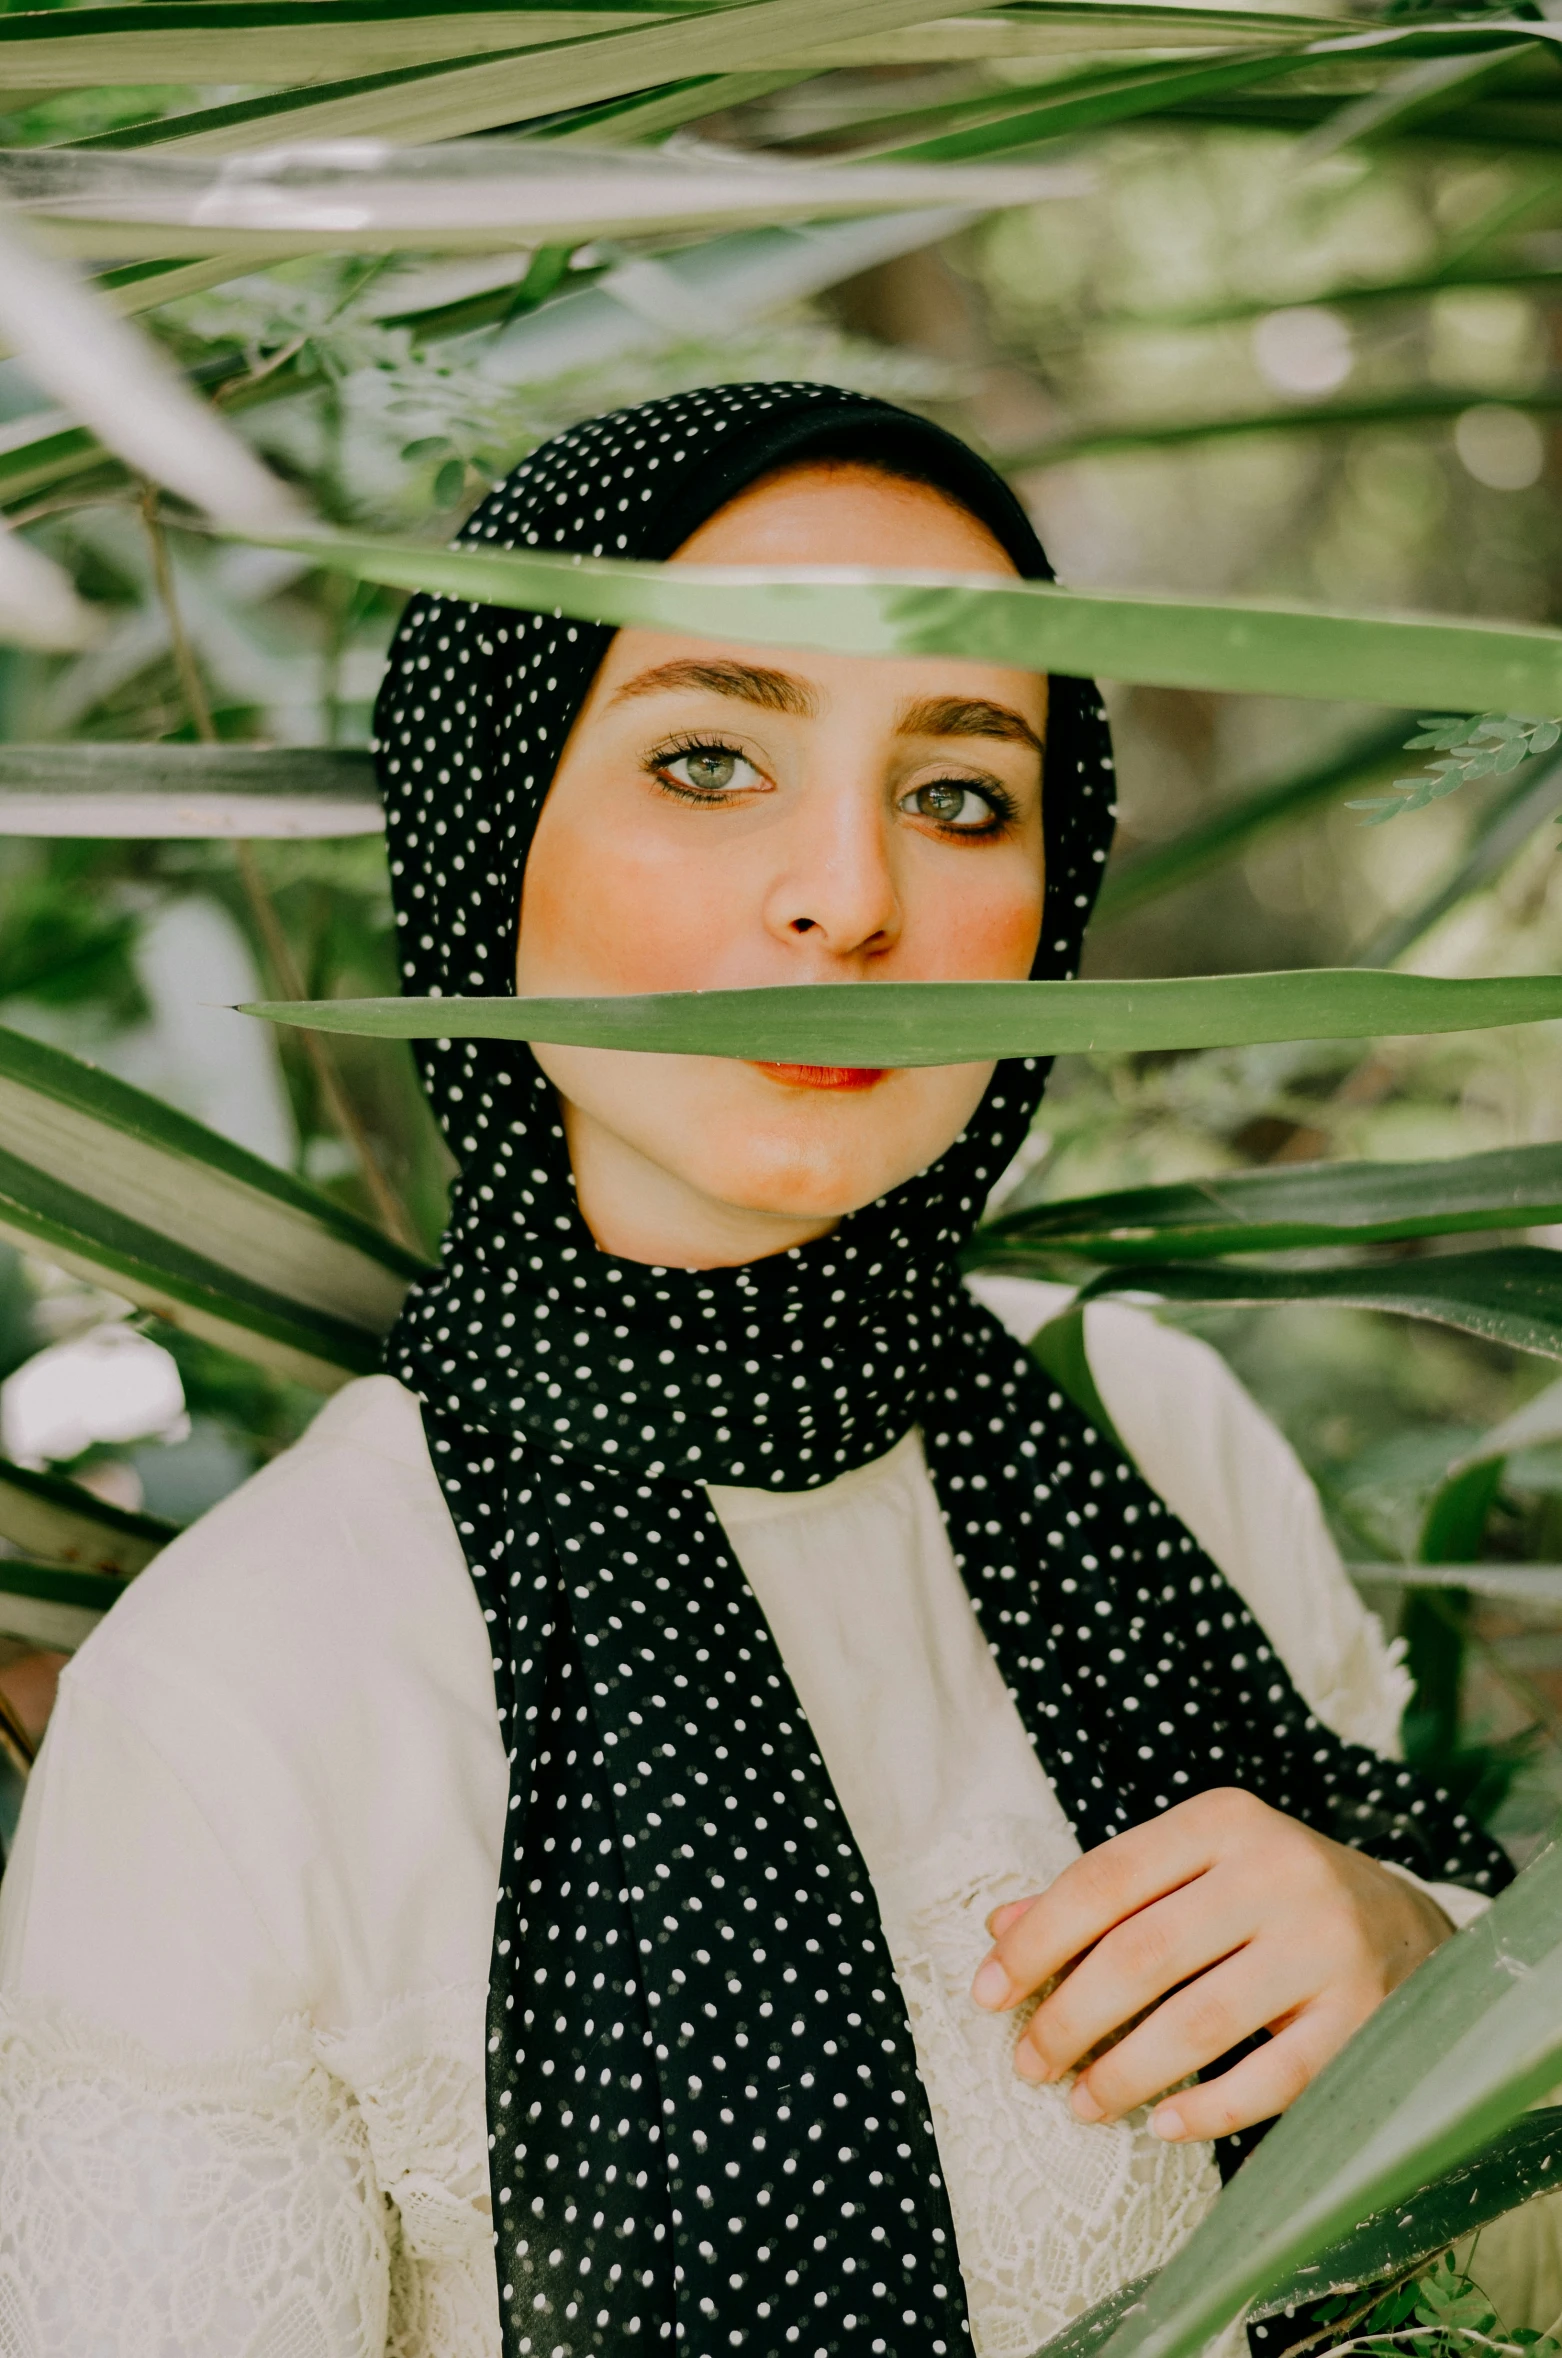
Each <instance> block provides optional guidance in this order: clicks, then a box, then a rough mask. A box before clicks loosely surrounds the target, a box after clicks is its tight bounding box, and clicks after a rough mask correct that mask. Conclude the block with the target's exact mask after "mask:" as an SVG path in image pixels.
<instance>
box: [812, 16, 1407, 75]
mask: <svg viewBox="0 0 1562 2358" xmlns="http://www.w3.org/2000/svg"><path fill="white" fill-rule="evenodd" d="M1356 22H1357V23H1358V24H1360V25H1361V28H1362V29H1363V30H1365V29H1367V28H1366V25H1365V21H1364V20H1361V19H1357V20H1356ZM1344 29H1345V26H1344V24H1342V21H1341V20H1340V19H1338V18H1332V19H1331V18H1329V17H1323V16H1307V15H1299V14H1295V13H1289V14H1287V13H1282V12H1281V11H1279V10H1276V11H1275V12H1274V13H1273V14H1271V13H1270V12H1268V11H1267V10H1266V11H1264V12H1263V13H1260V12H1258V11H1257V10H1248V9H1236V8H1232V9H1224V8H1219V9H1216V8H1197V7H1195V8H1163V7H1155V6H1151V5H1140V4H1139V0H1133V4H1132V5H1129V6H1126V7H1118V6H1113V5H1112V0H1094V4H1093V5H1090V6H1086V7H1084V8H1078V7H1073V6H1070V5H1067V4H1066V0H1013V4H1012V5H1010V6H1009V7H1006V8H997V9H991V10H987V11H984V12H983V13H982V14H980V15H975V16H958V17H938V18H935V19H934V20H933V21H932V22H930V23H928V24H924V25H914V26H911V27H908V28H907V30H906V31H904V32H899V33H881V34H877V35H875V36H873V37H872V38H870V39H858V40H851V41H832V42H830V43H828V44H827V45H826V46H825V47H823V48H822V49H820V50H817V51H815V52H813V53H812V54H811V55H810V56H809V58H808V59H807V61H806V62H807V63H808V64H809V65H810V66H812V67H813V69H814V70H815V71H822V70H823V69H824V68H826V67H838V66H864V65H874V66H883V65H944V64H958V63H962V62H965V61H967V60H969V61H971V62H975V61H976V60H978V59H987V58H997V57H1066V58H1075V57H1079V56H1091V57H1098V56H1103V55H1105V56H1111V55H1113V54H1116V53H1120V52H1122V51H1124V50H1177V49H1229V48H1232V47H1233V46H1235V47H1240V48H1243V49H1247V48H1255V49H1265V48H1287V47H1289V46H1291V45H1292V44H1293V43H1295V42H1298V41H1309V40H1323V39H1327V38H1329V37H1331V36H1335V35H1338V34H1339V33H1340V32H1341V31H1342V30H1344ZM802 62H804V61H803V60H802V59H800V58H792V59H788V60H787V63H789V64H798V63H802Z"/></svg>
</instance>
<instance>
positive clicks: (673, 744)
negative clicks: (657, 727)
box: [645, 735, 759, 810]
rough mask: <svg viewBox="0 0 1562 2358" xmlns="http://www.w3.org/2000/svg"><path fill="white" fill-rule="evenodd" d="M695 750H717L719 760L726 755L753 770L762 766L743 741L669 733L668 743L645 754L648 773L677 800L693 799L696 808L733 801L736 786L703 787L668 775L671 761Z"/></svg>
mask: <svg viewBox="0 0 1562 2358" xmlns="http://www.w3.org/2000/svg"><path fill="white" fill-rule="evenodd" d="M695 753H708V754H714V755H715V756H716V757H717V759H718V760H720V759H722V758H725V759H727V760H729V761H742V762H747V763H748V766H749V768H750V769H753V770H757V769H758V767H759V764H758V763H757V762H756V761H754V760H752V759H751V758H750V756H749V755H748V754H746V753H745V752H744V750H743V748H742V746H741V745H733V744H731V743H729V742H728V740H727V739H726V738H725V737H701V736H697V735H690V736H686V737H685V736H681V737H669V738H668V739H667V741H666V742H665V744H662V745H658V746H657V747H656V748H655V749H654V751H653V752H651V753H649V754H648V755H647V756H646V763H645V767H646V775H647V776H648V777H651V778H654V779H655V781H656V783H657V785H658V786H659V787H660V788H661V790H662V792H663V793H664V794H670V795H671V796H672V798H673V800H674V801H675V802H686V803H692V804H693V805H694V807H695V809H697V810H709V809H710V808H711V807H712V805H713V804H715V803H719V802H729V801H731V800H732V799H733V792H734V790H733V789H732V788H731V787H721V786H718V787H712V788H707V789H705V790H703V791H702V790H701V789H700V788H699V787H698V786H691V785H689V784H688V783H687V782H686V781H685V780H684V779H682V778H670V777H668V775H667V771H668V768H669V765H670V764H671V763H673V762H675V761H685V760H687V759H688V757H689V755H690V754H695Z"/></svg>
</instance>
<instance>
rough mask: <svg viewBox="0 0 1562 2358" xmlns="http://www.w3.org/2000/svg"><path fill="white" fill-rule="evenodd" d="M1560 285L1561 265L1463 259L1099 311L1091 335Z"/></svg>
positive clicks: (1220, 324)
mask: <svg viewBox="0 0 1562 2358" xmlns="http://www.w3.org/2000/svg"><path fill="white" fill-rule="evenodd" d="M1559 285H1562V263H1503V262H1475V261H1471V262H1462V263H1453V264H1450V265H1448V266H1446V267H1444V268H1442V269H1435V270H1420V271H1415V272H1413V273H1412V274H1410V275H1409V276H1408V277H1403V278H1362V279H1350V280H1347V281H1344V282H1341V281H1338V280H1336V281H1335V283H1334V284H1333V285H1330V286H1323V287H1318V288H1316V289H1315V290H1314V291H1313V292H1312V293H1311V294H1298V293H1297V292H1296V290H1295V289H1294V288H1290V289H1288V290H1286V292H1284V293H1275V294H1271V295H1244V296H1234V297H1232V298H1231V299H1230V300H1228V301H1224V302H1220V303H1199V304H1178V305H1176V306H1168V307H1167V308H1166V309H1164V310H1156V309H1148V308H1147V309H1143V310H1138V309H1136V310H1132V311H1103V312H1098V313H1097V314H1096V315H1095V317H1094V318H1093V319H1092V320H1091V322H1090V328H1091V333H1092V334H1093V335H1099V334H1101V333H1102V332H1103V331H1106V332H1111V331H1113V330H1122V331H1124V332H1125V333H1129V334H1137V333H1138V332H1139V331H1140V330H1141V329H1144V328H1154V329H1157V330H1161V329H1166V328H1172V329H1178V328H1186V329H1188V330H1190V331H1193V330H1197V329H1200V328H1214V327H1240V326H1243V325H1245V324H1246V323H1247V322H1248V321H1250V320H1255V319H1266V318H1267V317H1268V316H1269V314H1270V313H1271V312H1272V311H1287V310H1290V309H1292V308H1293V307H1294V306H1295V305H1297V304H1299V303H1307V304H1313V303H1319V304H1323V305H1325V306H1326V307H1327V308H1328V309H1329V310H1331V311H1351V310H1356V309H1364V308H1367V307H1369V306H1370V305H1372V304H1375V303H1414V302H1420V301H1423V300H1425V299H1426V298H1427V297H1429V296H1432V295H1440V294H1446V293H1449V292H1450V291H1459V290H1468V289H1479V290H1480V291H1481V292H1483V293H1484V292H1485V291H1486V290H1487V289H1488V288H1496V289H1497V290H1499V291H1500V292H1504V293H1506V292H1508V291H1509V290H1512V289H1517V290H1518V291H1520V292H1523V291H1525V290H1526V289H1528V290H1541V291H1544V290H1545V289H1547V288H1551V287H1556V286H1559Z"/></svg>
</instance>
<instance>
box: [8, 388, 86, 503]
mask: <svg viewBox="0 0 1562 2358" xmlns="http://www.w3.org/2000/svg"><path fill="white" fill-rule="evenodd" d="M112 463H113V462H112V461H111V460H110V459H109V457H108V453H107V452H106V451H105V450H104V448H103V445H102V443H101V442H99V440H98V438H97V436H96V435H95V434H94V433H93V432H92V430H91V428H90V427H88V426H78V425H77V424H76V423H75V421H74V420H73V419H72V418H69V417H67V416H66V414H65V412H64V411H63V410H57V409H56V410H48V411H45V412H43V413H39V412H37V411H35V412H33V414H32V415H31V416H28V417H22V418H17V419H15V420H13V421H12V422H11V423H10V424H9V425H0V501H3V502H4V503H5V504H6V505H7V506H10V505H12V504H14V503H15V502H16V501H19V500H23V499H32V498H34V497H36V495H37V494H38V493H39V492H40V491H51V490H52V489H53V488H54V486H55V485H56V484H57V483H64V482H68V481H69V479H70V478H71V477H72V476H73V475H82V474H85V473H88V472H90V471H91V470H92V469H93V468H94V467H100V466H106V465H111V464H112Z"/></svg>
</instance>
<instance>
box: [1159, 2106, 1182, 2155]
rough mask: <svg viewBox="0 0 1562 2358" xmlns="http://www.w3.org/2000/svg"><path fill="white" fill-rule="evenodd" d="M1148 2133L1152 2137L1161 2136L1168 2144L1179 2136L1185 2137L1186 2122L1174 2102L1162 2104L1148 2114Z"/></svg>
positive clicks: (1174, 2141)
mask: <svg viewBox="0 0 1562 2358" xmlns="http://www.w3.org/2000/svg"><path fill="white" fill-rule="evenodd" d="M1150 2134H1151V2136H1152V2137H1163V2138H1164V2139H1165V2140H1166V2143H1167V2144H1168V2145H1174V2144H1175V2143H1176V2141H1177V2139H1178V2138H1179V2137H1186V2135H1187V2134H1188V2124H1187V2122H1186V2121H1185V2120H1184V2119H1183V2117H1182V2115H1181V2113H1180V2112H1179V2111H1178V2110H1177V2107H1176V2105H1175V2104H1162V2105H1160V2106H1158V2107H1157V2109H1156V2110H1155V2111H1154V2112H1152V2113H1151V2115H1150Z"/></svg>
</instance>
